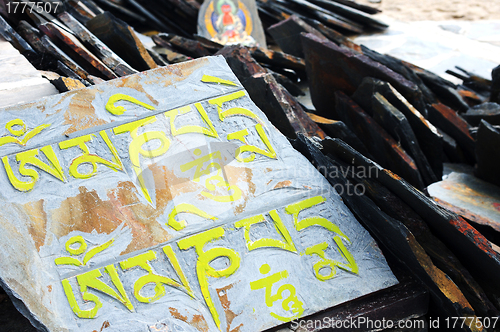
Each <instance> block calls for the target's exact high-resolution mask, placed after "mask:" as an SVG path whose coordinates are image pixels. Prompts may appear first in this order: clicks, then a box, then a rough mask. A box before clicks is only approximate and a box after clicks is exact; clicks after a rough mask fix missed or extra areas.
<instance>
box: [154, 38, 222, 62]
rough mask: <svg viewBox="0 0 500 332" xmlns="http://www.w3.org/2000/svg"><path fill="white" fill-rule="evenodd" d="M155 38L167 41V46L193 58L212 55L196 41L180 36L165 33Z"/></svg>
mask: <svg viewBox="0 0 500 332" xmlns="http://www.w3.org/2000/svg"><path fill="white" fill-rule="evenodd" d="M155 37H156V38H159V39H163V40H165V41H167V42H168V43H169V44H171V45H172V46H174V47H175V48H176V49H177V50H179V51H180V52H181V53H182V54H186V55H188V56H192V57H194V58H199V57H203V56H207V55H211V54H212V53H211V52H209V51H208V50H207V49H206V48H205V47H204V46H203V45H202V44H201V43H200V42H199V41H197V40H192V39H189V38H184V37H181V36H176V35H172V34H167V33H160V34H158V35H157V36H155Z"/></svg>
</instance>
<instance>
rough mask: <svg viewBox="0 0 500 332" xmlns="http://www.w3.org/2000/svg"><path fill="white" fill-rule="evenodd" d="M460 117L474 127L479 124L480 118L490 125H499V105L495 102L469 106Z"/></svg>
mask: <svg viewBox="0 0 500 332" xmlns="http://www.w3.org/2000/svg"><path fill="white" fill-rule="evenodd" d="M462 117H463V118H464V119H465V120H466V121H467V122H468V123H469V124H470V125H471V126H474V127H477V126H479V124H480V123H481V120H485V121H486V122H488V123H489V124H491V125H500V105H499V104H497V103H484V104H480V105H477V106H474V107H472V108H470V109H469V110H468V111H467V112H465V113H464V114H462Z"/></svg>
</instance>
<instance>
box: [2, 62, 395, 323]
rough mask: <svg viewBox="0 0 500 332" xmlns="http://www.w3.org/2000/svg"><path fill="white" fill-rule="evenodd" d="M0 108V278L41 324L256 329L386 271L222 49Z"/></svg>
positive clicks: (385, 280) (372, 281)
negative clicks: (219, 54) (254, 99)
mask: <svg viewBox="0 0 500 332" xmlns="http://www.w3.org/2000/svg"><path fill="white" fill-rule="evenodd" d="M2 119H3V121H5V123H4V124H3V125H2V130H1V132H0V157H1V158H2V163H1V165H0V167H1V169H0V186H1V187H2V188H3V190H2V192H1V193H0V207H1V208H0V227H1V228H2V232H0V277H1V279H2V281H3V283H4V284H5V285H6V287H7V289H8V290H9V291H10V292H11V294H12V295H13V296H15V297H16V298H18V299H20V300H21V301H22V302H23V303H24V306H25V309H24V310H25V313H26V314H27V315H29V316H30V317H31V319H32V321H33V323H34V324H38V325H39V326H42V327H44V328H45V329H47V330H49V331H93V330H98V331H99V330H101V328H104V327H108V328H109V329H110V330H112V331H166V330H168V331H172V330H173V331H177V330H178V331H181V330H184V331H218V330H220V331H223V330H224V331H226V330H232V329H235V328H238V329H239V330H240V331H242V332H245V331H256V330H263V329H267V328H270V327H272V326H276V325H279V324H281V323H283V322H286V321H290V320H292V319H296V318H299V317H303V316H307V315H310V314H312V313H314V312H317V311H320V310H323V309H326V308H328V307H331V306H334V305H337V304H339V303H342V302H345V301H348V300H351V299H354V298H356V297H359V296H362V295H364V294H367V293H371V292H373V291H376V290H379V289H382V288H386V287H389V286H391V285H394V284H395V283H397V280H396V279H395V278H394V276H393V275H392V273H391V271H390V269H389V267H388V266H387V263H386V261H385V259H384V257H383V256H382V253H381V252H380V250H379V249H378V247H377V245H376V243H375V242H374V240H373V239H372V238H371V237H370V236H369V234H368V232H367V231H366V230H364V229H363V228H362V227H361V226H360V225H359V223H358V222H357V221H356V219H355V218H354V217H353V215H352V214H351V212H350V211H349V210H348V209H347V207H346V206H345V205H344V204H343V203H342V201H341V199H340V197H339V196H338V195H337V193H336V192H335V191H334V190H333V188H332V187H331V186H330V185H329V183H328V182H327V181H326V180H325V179H324V177H323V176H322V175H321V174H320V173H319V172H318V171H317V170H316V169H315V168H314V167H313V166H312V165H311V164H310V163H309V162H308V161H307V160H306V159H305V158H304V157H303V156H302V155H300V154H299V153H298V152H297V151H295V150H294V149H293V148H292V147H291V146H290V144H289V143H288V141H287V139H286V138H285V137H284V136H283V135H281V134H280V133H279V132H278V131H277V130H276V129H275V128H274V126H273V125H272V124H271V123H270V122H269V121H268V120H267V118H266V117H265V115H264V114H263V113H262V112H261V111H260V110H259V109H258V108H257V107H256V106H255V104H254V103H253V102H252V101H251V99H250V98H249V97H248V94H247V93H246V92H245V90H244V89H243V88H242V86H241V84H240V82H238V80H237V78H236V77H235V76H234V74H233V73H232V72H231V71H230V69H229V67H228V66H227V64H226V62H225V60H224V58H222V57H208V58H201V59H198V60H194V61H191V62H188V63H182V64H179V65H173V66H169V67H163V68H159V69H155V70H151V71H149V72H144V73H140V74H135V75H131V76H128V77H125V78H122V79H119V80H113V81H109V82H106V83H104V84H100V85H98V86H94V87H91V88H87V89H81V90H76V91H71V92H69V93H66V94H62V95H57V96H51V97H49V98H46V99H43V100H40V101H38V102H34V103H30V104H25V105H21V106H16V107H12V108H8V109H3V110H2ZM21 281H22V282H21Z"/></svg>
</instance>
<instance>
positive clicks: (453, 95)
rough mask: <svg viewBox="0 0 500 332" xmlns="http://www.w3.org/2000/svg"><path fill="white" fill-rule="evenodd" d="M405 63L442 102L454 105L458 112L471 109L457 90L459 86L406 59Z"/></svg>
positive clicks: (450, 105)
mask: <svg viewBox="0 0 500 332" xmlns="http://www.w3.org/2000/svg"><path fill="white" fill-rule="evenodd" d="M403 63H404V64H405V65H406V66H408V67H409V68H411V69H413V70H414V71H415V72H416V73H417V75H418V76H419V77H420V78H421V79H422V81H423V82H424V83H425V85H427V86H428V87H429V89H431V91H432V92H433V93H435V94H436V95H437V97H438V99H439V100H440V101H441V102H442V103H444V104H446V105H448V106H449V107H452V108H453V109H454V110H456V111H458V112H465V111H467V110H468V109H469V105H467V103H466V102H465V101H464V100H463V99H462V97H461V96H460V94H459V93H458V92H457V90H456V88H457V86H456V85H455V84H453V83H451V82H450V81H448V80H445V79H444V78H442V77H440V76H438V75H436V74H434V73H433V72H430V71H428V70H425V69H423V68H420V67H417V66H415V65H413V64H411V63H408V62H404V61H403Z"/></svg>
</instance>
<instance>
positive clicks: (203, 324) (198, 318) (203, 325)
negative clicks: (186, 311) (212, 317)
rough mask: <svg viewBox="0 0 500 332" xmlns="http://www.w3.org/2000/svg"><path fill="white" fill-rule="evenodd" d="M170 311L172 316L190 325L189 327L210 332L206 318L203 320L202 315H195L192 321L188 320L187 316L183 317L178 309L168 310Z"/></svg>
mask: <svg viewBox="0 0 500 332" xmlns="http://www.w3.org/2000/svg"><path fill="white" fill-rule="evenodd" d="M168 311H170V314H171V315H172V317H173V318H175V319H179V320H182V321H183V322H186V323H188V324H189V325H191V326H193V327H195V328H196V329H197V330H198V331H203V332H207V331H208V324H207V321H206V320H205V318H203V316H202V315H193V318H192V319H191V320H189V319H188V317H187V316H184V315H182V314H181V313H180V312H179V310H177V308H172V307H170V308H168Z"/></svg>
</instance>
